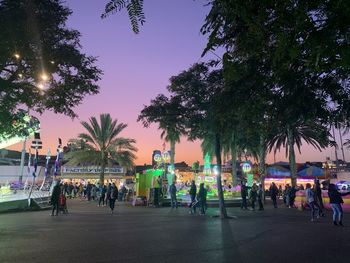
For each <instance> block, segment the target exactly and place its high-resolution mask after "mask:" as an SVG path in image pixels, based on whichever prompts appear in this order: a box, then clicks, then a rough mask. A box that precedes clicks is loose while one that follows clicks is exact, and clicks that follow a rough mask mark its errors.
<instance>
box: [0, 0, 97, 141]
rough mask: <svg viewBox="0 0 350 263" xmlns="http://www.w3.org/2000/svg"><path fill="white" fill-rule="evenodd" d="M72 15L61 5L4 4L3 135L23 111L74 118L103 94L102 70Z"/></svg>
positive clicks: (0, 22)
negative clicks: (84, 46)
mask: <svg viewBox="0 0 350 263" xmlns="http://www.w3.org/2000/svg"><path fill="white" fill-rule="evenodd" d="M70 14H71V10H70V9H69V8H67V7H65V6H63V5H62V4H61V1H55V0H43V1H40V0H33V1H25V0H19V1H10V0H4V1H1V2H0V134H2V133H4V132H11V131H12V132H15V130H13V129H12V127H11V123H12V122H13V121H14V120H16V118H17V117H16V116H17V114H18V113H19V110H20V109H21V108H25V109H27V108H30V110H31V111H34V112H37V113H42V112H44V111H45V110H52V111H54V112H55V113H62V114H65V115H68V116H70V117H72V118H74V117H76V114H75V112H74V107H75V106H77V105H79V104H80V103H81V102H82V100H83V98H84V97H85V96H86V95H93V94H96V93H98V91H99V87H98V85H97V81H98V80H99V79H100V77H101V74H102V72H101V70H99V69H98V68H97V67H96V65H95V63H96V59H95V58H94V57H91V56H88V55H86V54H84V53H82V52H81V45H80V42H79V38H80V33H79V32H78V31H76V30H72V29H68V28H67V27H66V21H67V19H68V17H69V15H70Z"/></svg>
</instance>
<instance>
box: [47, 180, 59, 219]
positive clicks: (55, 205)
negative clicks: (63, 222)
mask: <svg viewBox="0 0 350 263" xmlns="http://www.w3.org/2000/svg"><path fill="white" fill-rule="evenodd" d="M60 194H61V187H60V182H59V181H57V183H56V185H55V186H54V187H53V190H52V194H51V200H50V201H51V205H52V212H51V216H53V215H54V214H55V211H56V216H58V210H59V208H60V203H59V202H60Z"/></svg>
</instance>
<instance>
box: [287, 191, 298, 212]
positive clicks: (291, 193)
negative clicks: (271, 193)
mask: <svg viewBox="0 0 350 263" xmlns="http://www.w3.org/2000/svg"><path fill="white" fill-rule="evenodd" d="M298 191H299V189H297V188H296V187H295V186H292V187H291V188H290V190H289V208H295V207H296V206H295V204H294V202H295V197H296V193H297V192H298Z"/></svg>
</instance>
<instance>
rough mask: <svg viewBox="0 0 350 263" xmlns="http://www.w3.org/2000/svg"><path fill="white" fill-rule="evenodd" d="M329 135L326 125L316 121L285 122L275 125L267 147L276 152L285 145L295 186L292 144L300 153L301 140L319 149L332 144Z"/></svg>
mask: <svg viewBox="0 0 350 263" xmlns="http://www.w3.org/2000/svg"><path fill="white" fill-rule="evenodd" d="M330 137H331V135H330V133H329V130H328V128H327V127H326V126H324V125H321V124H319V123H317V122H312V121H303V120H299V121H298V122H297V123H294V125H291V124H286V125H280V126H279V127H277V129H276V131H275V133H274V135H272V136H271V138H269V140H268V149H269V152H271V151H272V150H273V149H274V151H275V152H276V151H277V150H279V149H280V148H281V147H285V149H286V156H288V157H289V165H290V170H291V183H292V185H293V186H296V182H297V167H296V160H295V151H294V146H296V147H297V149H298V151H299V153H301V150H300V148H301V146H302V142H303V141H305V142H306V143H307V144H310V145H312V146H313V147H314V148H316V149H318V150H319V151H321V149H324V148H326V147H328V146H329V145H331V144H332V142H331V141H330V139H329V138H330Z"/></svg>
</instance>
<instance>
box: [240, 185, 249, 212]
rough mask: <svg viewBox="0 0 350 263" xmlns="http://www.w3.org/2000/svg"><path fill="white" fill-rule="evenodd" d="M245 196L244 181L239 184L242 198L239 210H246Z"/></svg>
mask: <svg viewBox="0 0 350 263" xmlns="http://www.w3.org/2000/svg"><path fill="white" fill-rule="evenodd" d="M247 195H248V187H247V186H246V184H245V181H242V182H241V197H242V204H241V209H245V210H247V209H248V207H247Z"/></svg>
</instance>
